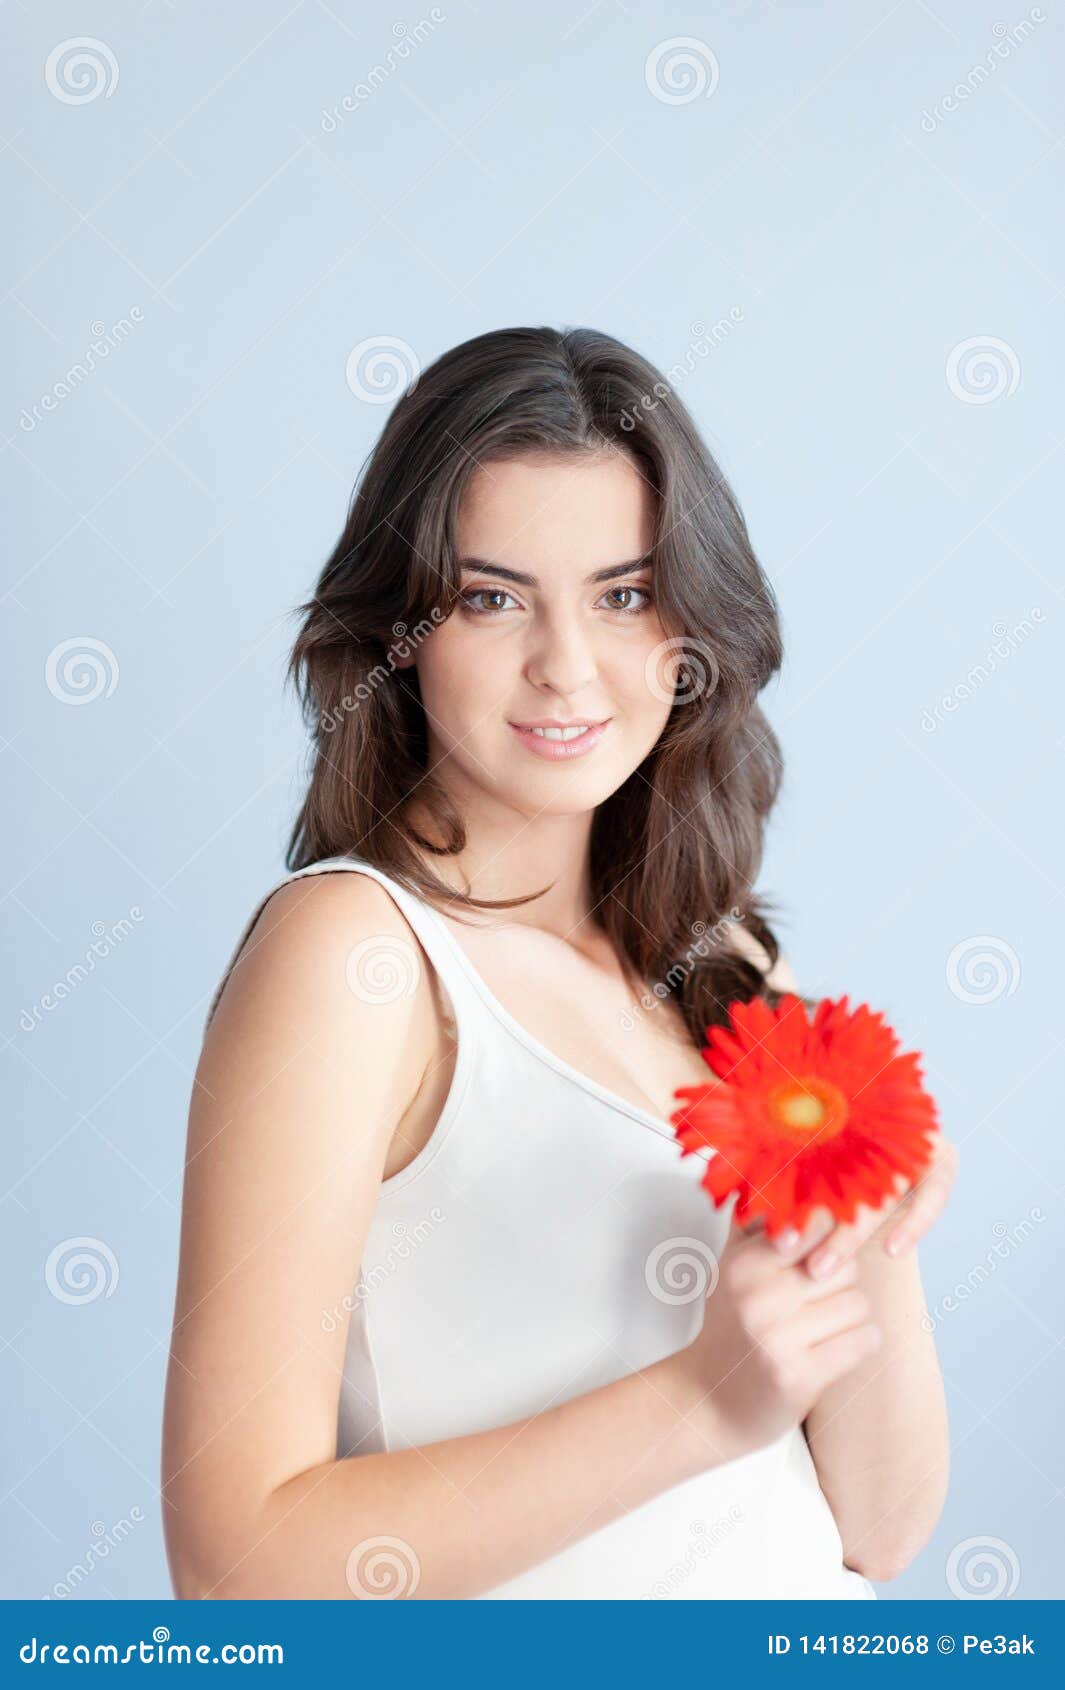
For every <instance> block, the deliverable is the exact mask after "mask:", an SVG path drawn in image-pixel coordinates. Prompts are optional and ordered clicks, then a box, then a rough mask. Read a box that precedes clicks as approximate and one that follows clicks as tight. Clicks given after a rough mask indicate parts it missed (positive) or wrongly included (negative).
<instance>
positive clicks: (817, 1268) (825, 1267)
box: [810, 1250, 839, 1279]
mask: <svg viewBox="0 0 1065 1690" xmlns="http://www.w3.org/2000/svg"><path fill="white" fill-rule="evenodd" d="M838 1267H839V1257H838V1256H837V1255H836V1252H835V1251H834V1250H825V1251H824V1252H823V1253H822V1254H821V1255H817V1256H811V1258H810V1273H811V1274H812V1276H813V1277H814V1279H827V1278H828V1276H829V1274H830V1273H835V1271H836V1269H837V1268H838Z"/></svg>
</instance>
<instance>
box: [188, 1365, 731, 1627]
mask: <svg viewBox="0 0 1065 1690" xmlns="http://www.w3.org/2000/svg"><path fill="white" fill-rule="evenodd" d="M672 1360H673V1358H672V1357H666V1358H665V1359H664V1360H662V1361H659V1362H655V1363H654V1364H652V1365H651V1366H650V1367H648V1368H646V1369H644V1370H643V1372H641V1373H633V1374H628V1375H626V1376H625V1377H623V1378H621V1379H618V1380H616V1381H615V1382H613V1383H612V1384H609V1385H604V1386H600V1387H598V1388H597V1389H595V1390H593V1391H590V1392H588V1393H586V1394H584V1395H582V1396H578V1397H573V1398H571V1399H570V1400H569V1401H568V1402H565V1403H561V1404H559V1405H558V1406H556V1407H554V1408H550V1409H547V1410H545V1411H544V1412H543V1413H541V1414H538V1415H535V1416H533V1417H532V1418H530V1419H528V1420H521V1421H515V1422H513V1423H511V1424H510V1425H507V1426H502V1427H497V1428H493V1429H492V1430H489V1431H484V1432H477V1433H471V1434H467V1435H465V1436H462V1437H456V1438H447V1439H444V1440H442V1441H440V1442H438V1443H431V1444H425V1445H423V1446H420V1447H418V1448H412V1449H404V1450H396V1451H390V1452H388V1453H382V1454H377V1453H374V1454H368V1455H363V1456H352V1457H349V1458H348V1459H346V1460H341V1461H329V1462H323V1463H322V1464H321V1465H319V1466H316V1467H312V1468H309V1469H308V1470H307V1471H305V1472H302V1473H298V1474H297V1475H296V1476H295V1477H293V1478H291V1479H289V1480H287V1481H286V1482H285V1483H284V1484H281V1485H279V1486H278V1487H277V1488H276V1489H275V1490H274V1491H272V1492H271V1494H270V1495H269V1496H268V1497H267V1498H266V1500H265V1501H264V1503H263V1505H262V1507H261V1509H258V1510H256V1511H255V1513H254V1514H253V1515H250V1516H249V1523H248V1525H247V1526H245V1527H243V1528H242V1529H241V1530H240V1531H239V1532H234V1530H233V1529H232V1528H230V1529H229V1530H228V1531H226V1530H223V1531H221V1532H220V1534H219V1537H218V1539H217V1541H216V1542H215V1544H214V1545H213V1546H212V1548H211V1550H210V1552H207V1551H204V1550H202V1549H201V1552H200V1554H199V1556H198V1557H196V1558H195V1562H196V1564H188V1565H186V1566H185V1567H184V1568H182V1567H180V1566H178V1565H176V1564H175V1565H174V1566H173V1567H172V1576H173V1579H174V1584H175V1589H176V1593H177V1595H178V1596H180V1597H187V1598H208V1597H209V1598H241V1597H243V1598H249V1597H250V1598H289V1597H295V1598H316V1597H324V1598H348V1599H350V1598H351V1597H352V1596H361V1595H368V1596H373V1595H380V1594H382V1593H384V1594H396V1595H401V1596H402V1595H406V1596H412V1597H414V1598H415V1599H417V1598H428V1599H433V1598H466V1597H473V1596H478V1595H480V1594H481V1593H482V1592H484V1591H485V1590H488V1589H490V1588H491V1587H492V1586H494V1585H498V1584H502V1583H504V1582H505V1581H506V1580H508V1579H511V1578H514V1577H516V1576H517V1575H518V1574H519V1573H521V1572H524V1571H525V1570H526V1569H528V1568H529V1567H532V1566H534V1565H535V1564H536V1563H538V1562H540V1561H543V1560H544V1559H546V1558H547V1557H549V1556H551V1555H553V1554H556V1553H558V1552H559V1551H561V1550H562V1549H564V1548H566V1547H567V1546H568V1545H569V1544H570V1543H573V1542H576V1541H577V1540H578V1539H580V1538H582V1537H584V1536H586V1535H587V1534H588V1533H589V1532H592V1531H594V1530H596V1529H597V1528H598V1527H601V1526H604V1525H607V1524H609V1523H610V1522H611V1521H612V1520H614V1519H616V1518H618V1517H619V1516H620V1515H621V1514H623V1513H626V1512H628V1511H629V1510H630V1509H633V1508H636V1507H638V1506H639V1505H640V1504H641V1503H644V1502H647V1501H648V1500H650V1499H651V1498H653V1497H654V1496H656V1495H658V1494H659V1493H660V1492H662V1491H665V1490H668V1489H670V1488H671V1487H672V1486H674V1485H676V1484H679V1483H681V1482H682V1481H684V1480H685V1479H690V1478H693V1477H694V1476H695V1475H696V1474H697V1473H700V1472H702V1471H705V1470H706V1469H707V1468H708V1467H711V1466H713V1465H715V1464H716V1462H717V1453H716V1450H715V1448H714V1447H713V1445H712V1441H711V1440H712V1434H713V1419H712V1409H711V1407H710V1405H708V1404H707V1403H705V1402H700V1401H699V1397H698V1393H697V1392H693V1391H692V1390H691V1389H690V1388H689V1387H688V1386H687V1385H686V1384H685V1382H684V1381H683V1379H682V1378H681V1376H680V1375H679V1374H677V1375H675V1374H674V1372H673V1370H672V1368H671V1365H670V1364H671V1362H672ZM689 1410H691V1411H692V1412H691V1418H686V1414H687V1413H688V1411H689ZM221 1513H222V1510H221V1509H220V1510H219V1514H221ZM357 1545H363V1546H364V1549H363V1552H362V1554H361V1555H354V1556H353V1554H352V1552H353V1550H355V1548H356V1546H357ZM349 1558H350V1565H349ZM377 1581H380V1582H377ZM393 1581H394V1589H393Z"/></svg>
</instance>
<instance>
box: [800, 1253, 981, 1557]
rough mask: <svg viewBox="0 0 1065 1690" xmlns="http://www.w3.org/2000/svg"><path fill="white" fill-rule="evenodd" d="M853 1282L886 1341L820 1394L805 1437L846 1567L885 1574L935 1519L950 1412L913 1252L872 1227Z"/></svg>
mask: <svg viewBox="0 0 1065 1690" xmlns="http://www.w3.org/2000/svg"><path fill="white" fill-rule="evenodd" d="M857 1262H858V1283H859V1285H860V1286H861V1288H862V1290H863V1291H864V1292H865V1294H866V1296H867V1297H868V1299H869V1305H870V1313H871V1318H872V1319H873V1320H875V1321H876V1323H877V1325H878V1326H879V1327H880V1330H881V1332H882V1334H883V1343H882V1346H881V1348H880V1350H879V1351H878V1352H877V1354H876V1355H874V1356H872V1357H870V1358H869V1359H868V1360H867V1361H865V1362H863V1363H862V1364H861V1365H860V1366H859V1367H857V1368H855V1370H854V1371H853V1372H852V1373H849V1374H848V1375H847V1377H846V1378H844V1379H840V1380H837V1381H836V1382H835V1383H834V1384H833V1385H830V1386H829V1387H828V1389H827V1390H826V1391H825V1392H824V1393H823V1394H822V1395H821V1397H820V1398H819V1399H818V1401H817V1403H816V1404H815V1405H814V1407H813V1409H812V1410H811V1411H810V1413H809V1414H808V1415H807V1418H806V1422H805V1426H806V1437H807V1441H808V1443H809V1445H810V1453H811V1454H812V1456H813V1458H814V1464H815V1466H816V1468H817V1473H818V1478H819V1479H820V1481H821V1488H822V1490H823V1491H824V1493H825V1495H826V1496H827V1498H828V1500H829V1503H830V1505H831V1508H832V1512H833V1514H834V1515H835V1518H836V1523H837V1525H838V1526H839V1531H840V1536H841V1538H842V1540H843V1558H844V1560H845V1562H846V1563H847V1565H848V1566H849V1567H853V1568H854V1569H855V1570H856V1571H857V1572H859V1573H863V1574H864V1575H865V1577H866V1578H870V1579H891V1578H894V1577H895V1576H896V1575H897V1574H898V1573H900V1572H902V1570H903V1568H904V1567H906V1566H908V1564H909V1563H910V1561H911V1560H912V1559H913V1557H914V1556H915V1555H916V1554H917V1552H918V1550H919V1549H921V1548H922V1546H923V1545H924V1544H925V1543H926V1542H927V1540H928V1538H929V1537H930V1536H931V1534H932V1531H933V1530H934V1528H935V1524H936V1521H937V1520H938V1518H939V1514H940V1510H941V1509H942V1507H943V1501H944V1498H945V1496H946V1490H947V1478H948V1473H949V1466H950V1450H949V1440H948V1427H947V1412H946V1403H945V1400H944V1394H943V1384H942V1380H941V1378H940V1373H939V1365H938V1362H937V1360H936V1350H935V1342H934V1339H933V1337H932V1334H931V1332H926V1331H925V1330H924V1329H923V1326H922V1320H923V1317H924V1314H925V1304H924V1294H923V1292H922V1289H921V1276H920V1271H919V1269H918V1265H917V1255H916V1252H914V1253H913V1254H912V1255H910V1256H907V1257H905V1258H904V1259H903V1260H901V1261H892V1260H891V1258H890V1257H889V1256H886V1255H885V1254H884V1248H883V1237H882V1234H880V1233H877V1234H875V1235H874V1236H873V1237H872V1238H871V1239H869V1240H868V1241H867V1242H866V1243H865V1244H863V1245H862V1247H861V1249H860V1250H859V1251H858V1253H857Z"/></svg>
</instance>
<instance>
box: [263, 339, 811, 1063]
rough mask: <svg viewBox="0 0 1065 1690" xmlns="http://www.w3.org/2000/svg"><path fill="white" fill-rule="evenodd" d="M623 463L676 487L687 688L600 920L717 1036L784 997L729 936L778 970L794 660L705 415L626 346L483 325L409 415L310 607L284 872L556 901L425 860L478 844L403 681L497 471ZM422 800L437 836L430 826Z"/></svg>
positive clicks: (359, 498) (441, 894)
mask: <svg viewBox="0 0 1065 1690" xmlns="http://www.w3.org/2000/svg"><path fill="white" fill-rule="evenodd" d="M604 451H623V452H625V453H627V454H628V455H629V457H630V459H631V461H632V462H633V463H634V464H635V466H636V467H637V469H638V470H639V472H640V473H641V474H642V475H643V476H644V478H645V479H646V481H647V482H648V484H649V485H650V487H651V489H652V491H653V493H654V495H655V504H656V523H655V538H654V545H653V550H652V552H651V554H650V555H651V561H652V563H653V580H654V584H655V599H656V607H657V609H658V613H659V616H660V618H661V620H662V623H663V627H665V628H667V629H675V630H676V634H675V635H674V636H672V637H671V638H670V639H669V640H668V641H667V642H666V645H667V646H668V648H669V652H668V653H667V654H666V656H667V658H668V657H669V656H670V654H672V669H670V668H669V665H668V662H667V672H668V673H669V674H670V677H671V681H673V680H675V682H676V690H675V693H674V690H673V686H672V685H671V686H670V690H669V692H668V693H667V694H666V695H665V696H666V698H667V699H669V698H673V699H674V702H673V706H672V709H671V712H670V715H669V718H668V720H667V722H666V726H665V728H664V730H663V732H662V734H661V736H660V738H659V740H658V742H657V744H656V745H655V746H654V748H653V749H652V751H651V752H650V753H649V754H648V756H647V757H646V758H645V759H644V761H643V763H642V764H641V765H640V767H639V768H638V769H636V770H634V771H633V773H632V774H631V775H630V776H629V777H628V779H627V780H626V781H625V782H624V784H623V785H622V786H621V787H619V789H618V790H617V791H616V792H614V793H612V794H611V795H610V797H609V798H607V799H605V800H604V801H603V802H602V803H601V804H600V805H599V806H598V807H597V809H596V813H595V816H594V818H593V822H592V829H591V841H590V853H591V860H590V871H591V883H592V888H593V902H594V910H595V918H596V920H597V921H598V922H599V924H600V925H601V927H602V929H603V930H604V931H605V933H606V934H607V935H608V936H609V938H610V940H611V941H612V943H613V946H614V948H615V950H616V953H617V956H618V960H619V963H620V965H621V967H622V968H623V970H624V971H625V973H626V975H627V976H628V977H629V978H630V979H631V980H632V981H633V983H634V989H635V991H636V992H637V994H640V993H643V994H646V995H645V997H644V1005H645V1007H651V1004H652V1002H653V1000H654V999H656V998H661V997H664V996H666V995H672V996H673V998H674V1001H675V1002H677V1003H678V1004H679V1005H680V1007H681V1010H682V1013H683V1015H684V1018H685V1021H686V1023H687V1025H688V1027H689V1029H690V1030H691V1034H692V1037H693V1039H694V1040H695V1041H696V1042H697V1043H699V1042H701V1041H702V1037H703V1032H704V1029H705V1028H706V1027H707V1026H709V1025H712V1024H714V1023H715V1022H724V1021H726V1020H727V1014H726V1011H727V1006H728V1004H729V1003H730V1002H731V1001H733V1000H734V999H737V998H740V999H743V1000H747V999H749V998H751V997H752V996H754V995H755V994H757V993H761V994H763V995H764V996H766V997H767V998H768V999H769V1001H770V1002H771V1003H772V1002H775V1001H776V996H777V994H775V993H774V992H772V990H770V989H769V988H767V987H766V985H765V978H764V975H763V973H762V971H761V970H760V969H759V968H758V967H757V966H756V965H755V964H754V962H752V961H750V960H748V958H747V956H746V955H744V954H741V953H740V952H739V951H738V950H737V949H736V948H735V947H734V946H733V945H732V944H730V943H729V942H728V939H727V935H728V932H729V929H730V924H731V923H732V922H733V921H737V920H738V921H739V922H740V923H742V926H743V927H744V928H745V929H746V931H747V932H748V933H750V934H751V935H752V937H753V938H754V939H755V940H757V941H758V943H759V944H760V945H761V946H762V948H763V950H764V952H765V953H766V956H767V958H768V963H767V967H766V972H768V971H769V969H770V968H771V966H772V964H773V963H775V962H776V960H777V957H778V955H779V947H778V944H777V941H776V938H775V936H774V934H773V931H772V929H771V928H770V926H769V923H768V920H767V919H766V916H767V910H768V908H769V905H768V904H767V901H766V900H764V899H762V898H760V897H758V896H756V894H755V892H754V881H755V878H756V876H757V874H758V871H759V868H760V865H761V858H762V850H763V833H764V826H765V822H766V818H767V816H768V814H769V812H770V810H771V808H772V805H773V803H774V801H775V799H776V797H777V794H778V789H779V785H780V780H781V763H780V754H779V747H778V744H777V741H776V738H775V736H774V734H773V732H772V730H771V729H770V727H769V725H768V723H767V722H766V719H765V717H764V716H763V714H762V712H761V710H760V709H759V707H758V703H757V696H758V694H759V692H760V691H761V690H762V688H763V687H764V686H765V685H766V683H767V681H768V680H769V679H770V677H771V676H772V675H773V674H774V673H775V672H776V670H777V669H778V668H779V666H780V662H781V656H782V652H781V639H780V627H779V618H778V609H777V603H776V599H775V596H774V594H773V590H772V587H771V586H770V584H769V582H768V581H767V579H766V577H765V575H764V574H763V572H762V569H761V567H760V566H759V563H758V561H757V559H756V557H755V555H754V552H753V551H752V549H751V544H750V540H749V538H748V535H747V528H746V525H745V523H744V520H743V515H742V513H741V511H740V508H739V505H738V503H737V501H736V499H735V497H734V495H733V493H732V491H731V489H730V488H729V486H728V483H727V482H726V480H725V478H724V476H723V475H722V473H721V470H720V469H719V468H718V466H717V464H716V463H715V461H714V459H713V457H712V456H711V454H710V452H709V451H708V449H707V447H706V446H705V444H704V443H703V441H702V440H701V438H700V436H699V434H698V431H697V429H696V427H695V425H694V423H693V422H692V419H691V417H690V416H689V414H688V412H687V410H686V409H685V407H684V406H683V405H682V404H681V402H680V400H679V398H678V397H677V395H676V393H675V391H674V390H673V389H672V388H671V387H669V385H668V384H667V383H666V382H664V381H663V379H662V377H661V376H660V375H659V373H658V371H657V370H656V369H655V368H654V367H653V366H652V365H651V364H649V363H648V362H647V360H646V359H645V358H643V357H641V356H640V355H639V353H637V352H634V351H633V350H632V349H631V348H630V347H628V346H626V345H624V344H623V343H622V342H621V341H618V340H615V339H613V338H612V337H611V336H610V335H606V334H601V333H599V332H597V331H596V330H594V329H586V328H580V329H571V330H569V331H566V332H561V331H559V330H556V329H551V328H514V329H498V330H495V331H493V332H491V333H488V334H483V335H478V336H476V337H475V338H474V339H472V340H468V341H465V342H464V343H463V344H462V345H460V346H457V347H455V348H453V349H452V350H451V351H449V352H445V353H444V354H443V355H442V356H441V357H440V358H438V359H437V360H436V362H435V363H434V364H432V365H431V366H430V367H429V368H428V369H426V370H425V371H424V372H423V373H422V374H421V375H420V376H419V377H418V378H417V379H416V380H415V382H414V384H413V385H412V386H411V387H409V388H408V389H407V391H406V392H405V393H404V395H403V397H402V398H401V399H400V400H399V401H398V403H397V404H396V406H395V408H394V409H393V411H392V412H391V414H390V415H389V417H388V420H387V422H386V424H385V427H384V429H383V431H382V433H381V436H380V438H379V440H378V442H377V444H376V446H375V447H374V450H373V452H372V454H371V455H370V457H369V459H368V460H367V463H366V465H365V466H364V473H363V475H362V477H361V480H360V482H359V485H358V487H357V489H356V491H355V494H354V496H353V499H352V503H351V507H350V511H349V514H348V518H347V522H346V523H345V526H344V531H343V533H342V534H341V536H340V539H339V540H338V541H337V544H336V546H335V547H334V550H333V553H332V555H331V557H330V558H329V560H328V562H327V563H326V565H325V567H324V569H323V570H322V573H321V577H320V579H319V581H318V584H317V587H316V588H315V592H314V596H313V597H312V598H311V599H310V600H309V601H308V602H307V603H305V604H302V605H301V606H300V607H299V614H300V616H301V617H302V624H301V627H300V631H299V635H298V638H297V640H296V643H295V646H294V649H293V652H292V656H291V660H290V663H289V678H290V679H291V680H292V681H294V683H295V685H296V688H297V690H298V693H299V696H300V699H301V703H302V706H303V713H304V719H305V721H306V723H307V725H308V727H309V728H310V729H311V732H312V735H313V748H312V765H311V774H310V783H309V787H308V790H307V794H306V797H305V799H304V801H303V804H302V807H301V809H300V812H299V816H298V819H297V821H296V824H295V827H294V829H293V832H292V836H291V840H290V843H289V847H288V852H287V855H286V863H287V866H288V867H289V868H290V869H299V868H303V867H305V866H306V865H307V864H308V863H313V862H318V861H321V860H322V859H323V858H326V857H334V856H343V855H354V856H357V857H359V858H361V859H363V860H365V861H367V862H369V863H372V864H373V865H375V866H376V867H378V868H380V869H382V870H383V871H384V872H385V873H386V874H389V875H391V876H392V878H393V879H395V880H397V881H398V882H399V883H400V884H401V885H404V886H406V887H407V888H408V889H409V890H410V891H412V892H413V893H414V894H415V895H416V896H418V897H421V898H423V899H425V900H427V901H428V902H430V903H432V904H434V905H436V906H437V907H442V908H446V910H447V912H448V913H449V914H456V913H457V912H459V911H461V910H462V909H463V908H467V909H475V908H477V909H510V908H512V907H513V906H514V905H516V904H524V903H527V902H528V901H530V900H531V899H533V898H537V897H539V896H540V895H541V893H542V892H543V891H544V890H545V889H546V888H542V887H541V888H539V889H538V890H536V891H531V892H528V893H526V894H524V895H523V896H520V897H515V898H508V899H500V900H495V901H491V900H488V899H481V898H474V897H472V896H468V895H464V894H463V893H461V892H457V891H455V889H454V888H453V887H451V886H449V885H447V884H446V883H445V882H444V881H442V880H440V879H438V878H437V877H436V875H434V874H433V873H432V872H431V870H430V869H429V868H428V866H427V865H426V862H425V858H424V853H428V855H429V856H433V855H450V854H455V853H457V852H460V851H462V850H463V849H464V847H465V843H466V835H465V829H464V825H463V820H462V817H461V815H460V814H459V813H458V811H457V809H456V807H455V805H454V804H453V803H452V802H451V800H450V799H449V798H448V795H447V793H446V792H445V791H444V789H443V788H442V787H441V786H440V784H439V782H438V781H437V780H436V779H434V777H433V775H432V774H430V773H429V772H428V771H427V768H426V762H427V754H428V743H427V737H426V724H425V713H424V710H423V708H422V703H421V697H420V693H419V688H418V676H417V669H416V667H415V666H413V665H412V666H410V667H409V668H405V669H398V668H396V667H395V666H394V659H393V655H392V654H393V653H395V651H396V650H397V647H398V649H399V650H400V651H401V652H402V653H403V654H406V652H407V651H409V650H410V649H412V648H414V647H416V646H417V645H418V644H419V643H420V641H421V639H422V638H424V637H425V636H426V635H429V634H431V632H432V630H433V628H434V627H436V626H437V625H438V624H439V622H440V621H441V620H442V619H443V618H444V617H446V616H447V615H449V614H450V612H451V609H452V607H453V605H454V603H455V600H456V598H457V596H458V586H459V570H458V567H457V555H458V554H457V551H456V546H455V532H456V527H455V524H456V514H457V511H458V507H459V501H460V499H461V497H462V493H463V491H464V489H465V487H466V484H467V482H468V481H469V479H470V477H471V475H472V473H473V472H474V470H475V469H476V468H477V466H478V465H481V464H486V463H490V462H492V461H493V460H494V459H500V458H513V457H516V456H519V455H523V456H524V455H530V454H540V455H547V456H550V457H553V458H554V457H558V456H559V455H564V454H573V453H601V452H604ZM678 665H679V666H678ZM415 794H417V800H418V809H419V811H422V812H423V813H424V814H427V815H430V816H431V817H432V824H433V828H432V831H433V832H434V833H436V835H437V836H436V837H434V838H427V837H425V835H424V834H423V833H421V832H419V831H417V829H416V828H415V827H414V824H413V820H412V817H411V815H410V813H409V812H410V804H411V800H412V799H413V797H414V796H415ZM419 847H420V849H419ZM708 935H709V937H708ZM634 1011H635V1012H637V1013H638V1012H639V1011H638V1010H637V1006H636V1004H634Z"/></svg>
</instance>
